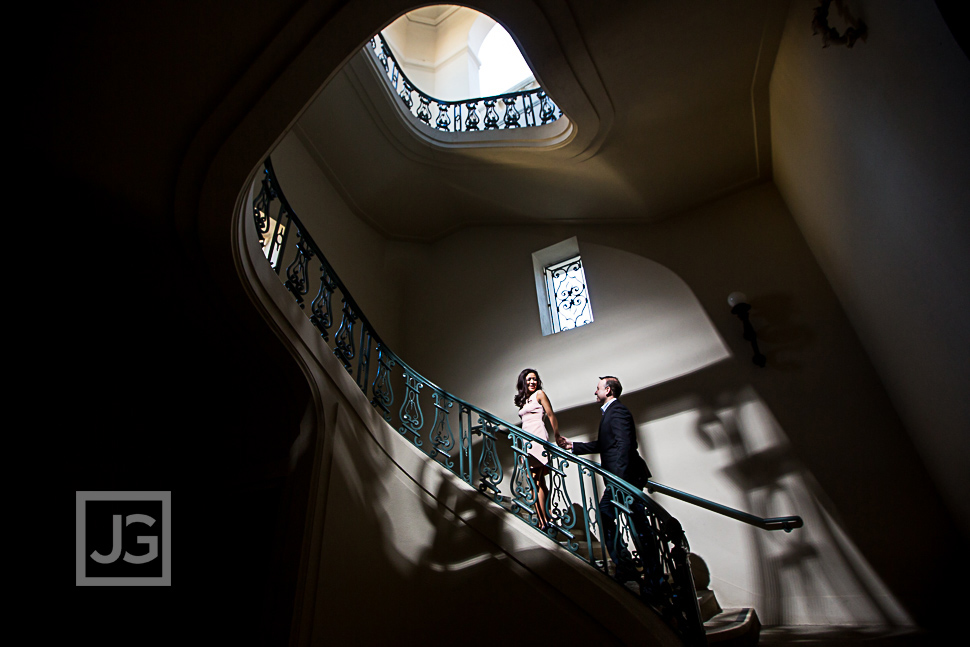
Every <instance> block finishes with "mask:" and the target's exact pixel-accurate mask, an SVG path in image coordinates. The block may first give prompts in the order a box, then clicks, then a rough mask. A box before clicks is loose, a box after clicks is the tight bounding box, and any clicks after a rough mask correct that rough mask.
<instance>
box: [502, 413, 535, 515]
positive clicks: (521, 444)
mask: <svg viewBox="0 0 970 647" xmlns="http://www.w3.org/2000/svg"><path fill="white" fill-rule="evenodd" d="M509 438H510V439H511V440H512V451H513V452H515V454H514V456H515V467H514V469H513V470H512V481H511V486H510V487H511V491H512V512H518V510H519V509H520V508H522V509H525V510H528V511H529V520H530V522H531V523H532V525H533V526H537V525H538V524H539V511H538V510H537V509H536V506H537V505H538V500H539V496H538V495H539V490H538V488H537V487H536V483H535V480H533V478H532V470H530V469H529V448H530V447H531V446H532V441H531V440H529V438H527V437H526V436H525V435H523V434H522V433H519V432H516V431H514V430H510V431H509Z"/></svg>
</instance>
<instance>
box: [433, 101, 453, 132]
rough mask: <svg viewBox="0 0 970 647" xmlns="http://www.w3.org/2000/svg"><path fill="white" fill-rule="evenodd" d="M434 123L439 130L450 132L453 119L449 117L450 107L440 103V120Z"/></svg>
mask: <svg viewBox="0 0 970 647" xmlns="http://www.w3.org/2000/svg"><path fill="white" fill-rule="evenodd" d="M434 123H435V126H437V127H438V130H450V128H449V126H451V118H450V117H449V116H448V106H446V105H445V104H443V103H438V118H437V119H436V120H435V122H434Z"/></svg>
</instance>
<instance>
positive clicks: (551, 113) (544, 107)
mask: <svg viewBox="0 0 970 647" xmlns="http://www.w3.org/2000/svg"><path fill="white" fill-rule="evenodd" d="M538 95H539V118H540V119H542V123H543V124H547V123H549V122H551V121H555V120H556V108H555V106H553V105H552V101H550V100H549V95H547V94H546V93H545V92H543V91H542V90H539V93H538Z"/></svg>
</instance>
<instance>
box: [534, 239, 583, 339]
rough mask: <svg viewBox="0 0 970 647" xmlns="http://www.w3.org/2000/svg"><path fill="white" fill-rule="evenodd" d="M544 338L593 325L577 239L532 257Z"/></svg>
mask: <svg viewBox="0 0 970 647" xmlns="http://www.w3.org/2000/svg"><path fill="white" fill-rule="evenodd" d="M532 269H533V271H534V273H535V281H536V297H537V299H538V303H539V324H540V326H541V328H542V334H543V335H552V334H555V333H557V332H563V331H565V330H572V329H573V328H579V327H580V326H585V325H586V324H589V323H593V306H592V304H591V303H590V297H589V287H588V286H587V284H586V273H585V272H584V271H583V261H582V259H581V258H580V255H579V243H578V241H577V240H576V238H575V237H573V238H570V239H568V240H564V241H562V242H561V243H556V244H555V245H552V246H550V247H546V248H545V249H540V250H539V251H537V252H535V253H534V254H532Z"/></svg>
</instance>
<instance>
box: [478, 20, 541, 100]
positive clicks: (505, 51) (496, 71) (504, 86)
mask: <svg viewBox="0 0 970 647" xmlns="http://www.w3.org/2000/svg"><path fill="white" fill-rule="evenodd" d="M478 60H480V61H481V62H482V67H481V69H480V70H479V76H478V78H479V83H480V86H481V94H482V96H483V97H487V96H490V95H493V94H500V93H502V92H507V91H509V90H515V89H518V88H519V87H521V86H524V85H527V84H528V83H529V82H530V81H533V80H534V79H535V75H534V74H533V73H532V70H531V69H530V68H529V64H528V63H526V62H525V59H524V58H522V53H521V52H520V51H519V48H518V47H517V46H516V44H515V42H514V41H513V40H512V37H511V36H509V33H508V32H507V31H505V28H504V27H502V25H498V24H496V25H495V26H494V27H492V30H491V31H490V32H488V36H486V37H485V41H484V42H483V43H482V48H481V49H480V50H479V51H478Z"/></svg>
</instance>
